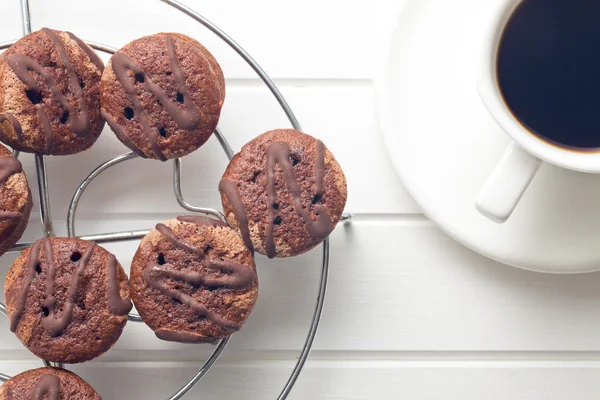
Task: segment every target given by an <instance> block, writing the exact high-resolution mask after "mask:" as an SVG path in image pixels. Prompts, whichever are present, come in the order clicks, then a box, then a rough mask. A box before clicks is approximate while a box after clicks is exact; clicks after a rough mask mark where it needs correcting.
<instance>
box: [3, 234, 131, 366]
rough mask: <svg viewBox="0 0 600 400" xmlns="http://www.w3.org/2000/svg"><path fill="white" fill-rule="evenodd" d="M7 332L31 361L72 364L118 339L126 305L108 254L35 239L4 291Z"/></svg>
mask: <svg viewBox="0 0 600 400" xmlns="http://www.w3.org/2000/svg"><path fill="white" fill-rule="evenodd" d="M4 296H5V298H6V307H7V311H8V317H9V319H10V330H11V331H13V332H15V333H16V335H17V337H18V338H19V339H20V340H21V342H23V344H24V345H25V346H26V347H27V348H28V349H29V350H30V351H31V352H32V353H33V354H35V355H36V356H38V357H40V358H43V359H45V360H48V361H54V362H63V363H78V362H83V361H87V360H91V359H92V358H95V357H97V356H99V355H101V354H103V353H104V352H106V351H107V350H108V349H109V348H110V347H111V346H112V345H113V344H114V343H115V342H116V341H117V339H118V338H119V336H120V335H121V332H122V331H123V328H124V327H125V323H126V322H127V314H128V313H129V311H130V310H131V307H132V304H131V301H130V300H129V284H128V281H127V276H126V275H125V272H124V271H123V268H122V267H121V265H120V264H119V263H118V262H117V260H116V258H115V256H114V255H112V254H110V253H109V252H108V251H106V250H105V249H103V248H102V247H100V246H98V245H96V244H95V243H93V242H88V241H85V240H81V239H75V238H46V239H40V240H38V241H37V242H35V243H34V244H33V246H31V247H30V248H29V249H27V250H25V251H23V253H21V255H20V256H19V258H17V260H16V261H15V262H14V264H13V265H12V267H11V268H10V270H9V271H8V275H7V277H6V285H5V288H4Z"/></svg>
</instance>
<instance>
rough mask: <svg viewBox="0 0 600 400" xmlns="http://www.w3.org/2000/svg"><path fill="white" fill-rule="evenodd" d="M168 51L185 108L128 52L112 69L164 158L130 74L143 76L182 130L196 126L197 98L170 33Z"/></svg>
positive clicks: (154, 148)
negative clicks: (155, 81) (193, 98)
mask: <svg viewBox="0 0 600 400" xmlns="http://www.w3.org/2000/svg"><path fill="white" fill-rule="evenodd" d="M167 50H168V53H169V61H170V65H171V70H172V71H173V77H174V78H175V81H176V82H177V88H178V90H179V93H181V94H182V95H183V106H184V108H182V107H181V106H180V105H179V103H177V102H175V101H173V100H171V99H170V98H169V96H168V95H167V93H166V92H165V91H164V90H163V89H162V88H161V87H160V86H158V85H157V84H155V83H154V82H152V80H151V79H150V77H149V76H148V75H147V74H146V73H145V72H144V70H143V69H142V68H141V67H140V66H139V65H138V64H137V63H135V62H134V61H133V60H131V59H130V58H129V57H128V56H127V55H125V54H124V53H122V52H118V53H116V54H115V55H114V56H112V58H111V62H112V69H113V71H114V73H115V76H116V77H117V80H118V81H119V82H120V83H121V85H122V86H123V89H124V90H125V93H126V94H127V96H128V97H129V100H130V101H131V104H132V106H133V110H134V115H135V118H137V120H138V121H139V123H140V124H141V125H142V130H143V132H144V134H145V135H146V137H147V139H148V142H149V143H150V146H151V147H152V152H153V153H154V155H155V156H156V157H157V158H158V159H159V160H161V161H166V160H167V159H166V157H165V156H164V154H163V152H162V150H161V148H160V145H159V143H158V133H157V130H156V129H153V128H152V127H151V126H150V122H149V120H148V113H147V112H146V110H145V109H144V107H143V106H142V103H141V101H140V98H139V96H138V94H137V91H136V88H135V85H134V83H133V82H132V79H131V77H130V76H129V71H131V72H133V74H134V75H136V76H140V77H143V79H142V81H143V83H142V84H143V85H144V88H145V89H146V90H148V91H149V92H150V93H152V94H153V95H154V97H156V99H157V100H158V101H159V102H160V104H161V105H162V106H163V107H164V108H165V110H166V111H167V113H168V114H169V116H170V117H171V118H172V119H173V120H174V121H175V123H176V124H177V126H178V127H179V128H180V129H184V130H193V129H196V128H198V126H199V125H200V122H201V120H202V119H201V115H200V110H199V109H198V107H197V106H196V104H194V101H193V100H192V97H191V96H190V94H189V92H188V90H187V85H186V78H185V74H184V73H183V71H182V69H181V67H180V65H179V61H178V59H177V54H176V52H175V43H174V42H173V37H172V36H167ZM113 125H116V121H115V122H114V123H113V124H111V127H113ZM124 134H125V132H124V129H122V133H121V135H122V136H124Z"/></svg>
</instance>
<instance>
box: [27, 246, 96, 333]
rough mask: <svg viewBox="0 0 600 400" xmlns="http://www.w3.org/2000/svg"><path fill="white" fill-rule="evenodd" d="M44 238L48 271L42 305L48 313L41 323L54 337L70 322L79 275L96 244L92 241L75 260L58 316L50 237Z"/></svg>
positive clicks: (81, 273) (77, 289)
mask: <svg viewBox="0 0 600 400" xmlns="http://www.w3.org/2000/svg"><path fill="white" fill-rule="evenodd" d="M45 240H46V243H45V244H44V256H45V258H46V262H47V263H48V272H47V274H46V300H45V302H44V306H45V307H46V308H48V311H49V313H48V315H47V316H45V317H44V318H43V320H42V324H43V325H44V328H45V329H46V332H47V333H48V335H50V336H51V337H56V336H60V335H61V334H62V333H63V332H64V330H65V328H66V327H67V325H68V324H69V322H71V318H72V317H73V307H74V306H75V302H76V301H77V294H78V292H79V283H80V281H81V276H82V275H83V273H84V271H85V267H86V265H87V263H88V261H89V260H90V258H91V257H92V254H93V252H94V248H95V247H96V245H95V244H94V243H90V244H89V246H88V247H87V249H86V250H85V253H84V254H83V257H81V259H80V260H79V261H78V262H77V267H76V268H75V272H74V273H73V276H72V278H71V284H70V285H69V290H68V292H67V300H66V302H65V304H64V305H63V311H62V314H61V316H60V317H57V316H56V315H55V307H56V298H55V297H54V289H55V288H54V286H55V275H56V271H55V266H54V260H53V254H52V253H53V252H52V243H51V239H45ZM34 268H35V266H34Z"/></svg>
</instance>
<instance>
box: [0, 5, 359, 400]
mask: <svg viewBox="0 0 600 400" xmlns="http://www.w3.org/2000/svg"><path fill="white" fill-rule="evenodd" d="M18 1H20V2H21V16H22V23H23V35H27V34H29V33H31V15H30V12H29V0H18ZM160 1H162V2H164V3H166V4H168V5H170V6H172V7H173V8H175V9H176V10H178V11H180V12H182V13H184V14H186V15H187V16H189V17H191V18H192V19H194V20H196V21H197V22H199V23H200V24H202V25H204V26H205V27H206V28H208V29H209V30H210V31H211V32H213V33H214V34H215V35H216V36H218V37H219V38H220V39H221V40H222V41H223V42H225V43H226V44H227V45H228V46H230V47H231V48H232V49H233V50H235V51H236V52H237V53H238V55H239V56H240V57H241V58H242V59H243V60H244V61H245V62H246V63H247V64H248V65H249V66H250V67H251V68H252V69H253V70H254V72H255V73H256V74H257V75H258V76H259V77H260V79H261V80H262V81H263V82H264V84H265V85H266V86H267V87H268V88H269V90H270V91H271V93H272V94H273V96H274V97H275V99H276V100H277V102H278V103H279V105H280V106H281V108H282V109H283V111H284V112H285V114H286V116H287V118H288V119H289V121H290V123H291V124H292V126H293V127H294V129H296V130H298V131H301V130H302V129H301V127H300V124H299V123H298V120H297V119H296V117H295V116H294V113H293V112H292V109H291V108H290V106H289V105H288V103H287V101H286V100H285V98H284V97H283V96H282V94H281V92H280V91H279V89H277V86H275V84H274V83H273V81H272V80H271V78H269V76H268V75H267V74H266V72H265V71H264V70H263V69H262V68H261V66H260V65H259V64H258V63H257V62H256V61H255V60H254V59H253V58H252V57H251V56H250V54H248V53H247V52H246V51H245V50H244V49H243V48H242V47H241V46H240V45H239V44H237V43H236V42H235V41H234V40H233V39H232V38H231V37H230V36H229V35H227V34H226V33H225V32H224V31H222V30H221V29H220V28H219V27H217V26H216V25H215V24H213V23H212V22H210V21H209V20H207V19H206V18H204V17H203V16H202V15H200V14H198V13H197V12H196V11H194V10H193V9H191V8H190V7H187V6H185V5H183V4H181V3H179V2H178V1H176V0H160ZM15 42H16V40H12V41H9V42H4V43H0V50H4V49H7V48H8V47H10V46H11V45H13V44H14V43H15ZM87 43H88V44H89V45H90V46H92V47H93V48H94V49H96V50H99V51H102V52H105V53H108V54H114V53H115V52H116V49H114V48H112V47H110V46H107V45H104V44H101V43H94V42H87ZM214 134H215V136H216V138H217V139H218V141H219V143H220V144H221V147H222V148H223V151H224V152H225V155H226V156H227V158H228V159H230V160H231V158H232V157H233V154H234V152H233V150H232V149H231V147H230V146H229V143H228V142H227V139H226V138H225V136H224V135H223V133H222V132H221V131H220V129H219V128H217V129H216V131H215V133H214ZM13 154H14V155H15V156H16V157H19V152H18V151H14V152H13ZM34 157H35V166H36V177H37V179H36V180H37V185H38V197H39V198H38V202H39V210H40V217H41V222H42V231H43V234H44V236H45V237H53V236H55V234H54V227H53V223H52V217H51V213H50V191H49V185H48V177H47V173H46V157H45V156H43V155H39V154H36V155H35V156H34ZM136 157H138V156H137V155H136V154H135V153H133V152H129V153H125V154H121V155H119V156H117V157H115V158H113V159H111V160H109V161H106V162H105V163H104V164H102V165H100V166H99V167H98V168H96V169H95V170H94V171H92V173H90V174H89V175H88V176H87V177H86V178H85V179H84V180H83V182H82V183H81V184H80V185H79V187H78V188H77V190H76V191H75V193H74V195H73V198H72V199H71V203H70V204H69V209H68V215H67V233H68V236H70V237H76V234H75V216H76V212H77V206H78V205H79V202H80V200H81V196H82V195H83V194H84V192H85V190H86V189H87V188H88V187H89V186H90V184H91V183H92V182H93V181H94V179H96V178H97V177H98V176H100V175H101V174H102V173H103V172H104V171H106V170H108V169H110V168H111V167H113V166H115V165H117V164H120V163H123V162H125V161H128V160H131V159H134V158H136ZM182 173H183V164H182V160H181V159H175V160H173V191H174V193H175V198H176V199H177V202H178V203H179V205H180V206H181V207H183V208H184V209H185V210H187V211H191V212H194V213H203V214H209V215H212V216H215V217H217V218H219V219H221V220H222V221H224V222H226V223H227V221H226V219H225V216H224V215H223V213H222V212H220V211H217V210H215V209H212V208H205V207H197V206H194V205H192V204H190V203H188V202H187V201H186V200H185V198H184V197H183V194H182V190H181V176H182ZM350 219H351V215H350V214H344V215H343V216H342V219H341V221H343V222H348V221H349V220H350ZM148 232H149V230H135V231H123V232H110V233H98V234H94V235H86V236H78V237H80V238H81V239H84V240H90V241H93V242H96V243H114V242H121V241H127V240H136V239H141V238H143V237H144V236H145V235H146V234H147V233H148ZM32 244H33V242H20V243H17V244H16V245H15V246H13V247H12V248H11V249H10V251H12V252H18V251H22V250H24V249H26V248H28V247H29V246H31V245H32ZM328 272H329V239H325V241H324V242H323V245H322V257H321V275H320V282H319V291H318V296H317V302H316V306H315V310H314V313H313V316H312V321H311V324H310V328H309V331H308V335H307V337H306V341H305V342H304V346H303V348H302V351H301V352H300V356H299V357H298V360H297V362H296V365H295V367H294V369H293V370H292V373H291V375H290V377H289V378H288V380H287V382H286V384H285V386H284V387H283V389H282V391H281V393H280V394H279V396H278V397H277V399H278V400H283V399H286V398H287V396H288V394H289V393H290V392H291V390H292V388H293V386H294V384H295V383H296V380H297V379H298V376H299V375H300V372H301V371H302V368H303V367H304V364H305V362H306V359H307V358H308V355H309V353H310V349H311V347H312V344H313V341H314V338H315V335H316V333H317V329H318V327H319V321H320V319H321V312H322V310H323V304H324V300H325V292H326V290H327V277H328ZM0 313H2V314H4V315H6V306H5V305H4V304H3V303H0ZM129 321H132V322H143V321H142V318H141V317H140V316H139V315H138V314H135V313H130V314H129ZM228 342H229V338H225V339H222V340H221V341H219V343H218V344H217V346H216V347H215V349H214V350H213V352H212V353H211V355H210V356H209V357H208V359H207V360H206V361H205V362H204V364H203V365H202V366H201V367H200V369H198V372H196V374H195V375H194V376H192V377H191V379H190V380H189V381H188V382H187V383H186V384H185V385H183V386H182V387H181V388H180V389H179V390H178V391H177V392H176V393H175V394H173V395H172V396H171V397H169V398H168V400H177V399H181V398H183V397H184V396H185V394H186V393H188V392H189V391H190V390H191V389H192V388H193V387H194V386H195V385H196V384H197V383H198V382H200V380H201V379H202V378H203V377H204V376H205V375H206V373H207V372H208V371H209V370H210V369H211V367H212V366H213V365H214V364H215V362H216V361H217V359H218V358H219V356H220V355H221V353H222V352H223V350H224V349H225V347H226V346H227V343H228ZM42 362H43V363H44V365H46V366H58V367H63V365H62V364H59V363H50V362H48V361H46V360H42ZM8 379H10V376H8V375H5V374H3V373H0V382H4V381H6V380H8Z"/></svg>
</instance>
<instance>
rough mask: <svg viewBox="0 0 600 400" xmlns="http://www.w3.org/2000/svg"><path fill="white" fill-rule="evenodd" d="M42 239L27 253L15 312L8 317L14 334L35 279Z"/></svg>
mask: <svg viewBox="0 0 600 400" xmlns="http://www.w3.org/2000/svg"><path fill="white" fill-rule="evenodd" d="M43 240H44V239H40V240H38V241H36V242H35V243H34V244H33V245H32V246H31V250H30V251H29V260H28V262H27V276H26V277H25V280H24V281H23V287H22V288H21V291H20V292H19V294H18V295H17V302H16V304H15V311H14V312H13V313H12V315H11V317H10V330H11V332H14V331H16V330H17V325H18V324H19V321H20V320H21V316H22V315H23V311H24V310H25V305H26V303H27V293H28V292H29V287H30V286H31V282H33V279H34V278H35V273H36V271H35V267H36V265H37V264H38V262H39V257H40V256H39V253H40V247H41V246H42V242H43Z"/></svg>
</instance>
